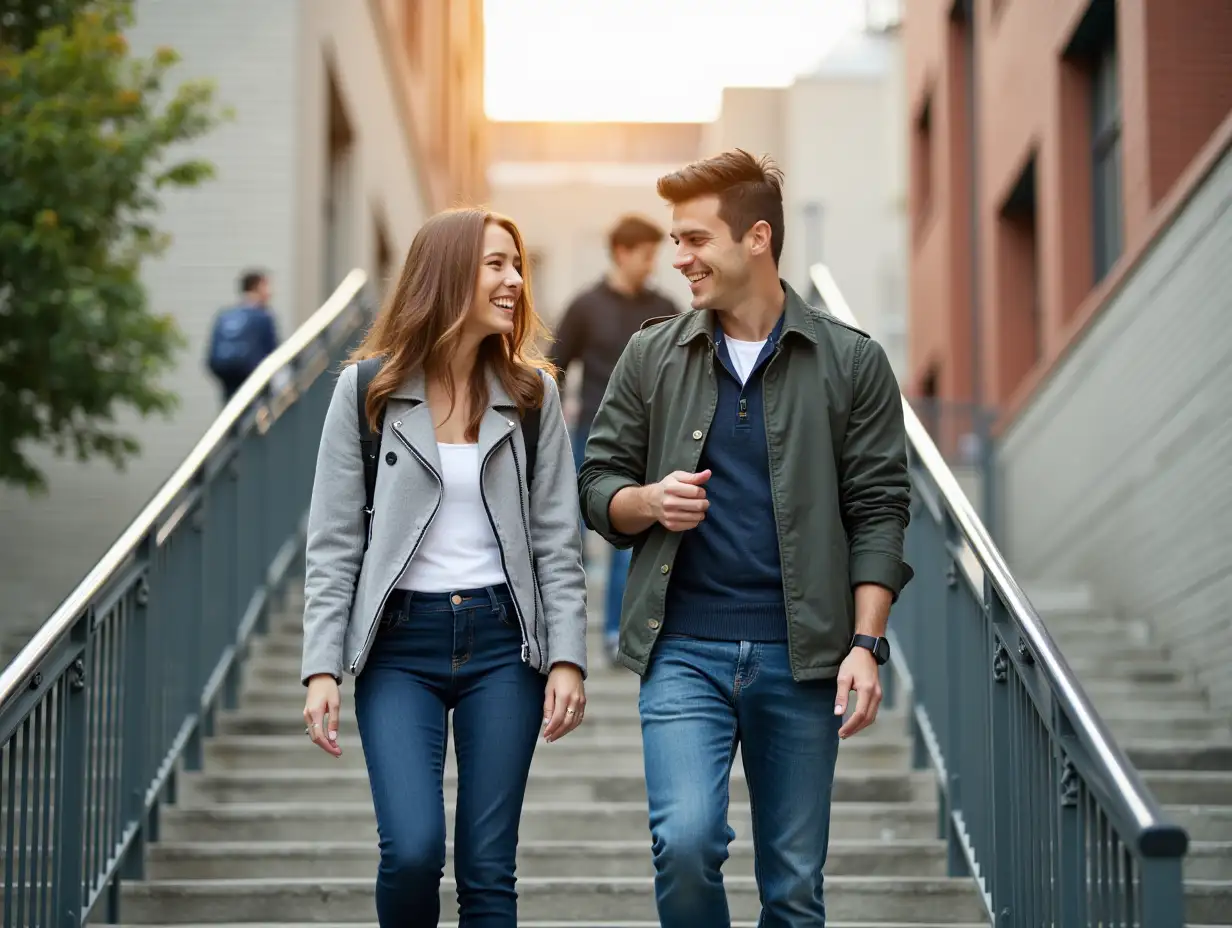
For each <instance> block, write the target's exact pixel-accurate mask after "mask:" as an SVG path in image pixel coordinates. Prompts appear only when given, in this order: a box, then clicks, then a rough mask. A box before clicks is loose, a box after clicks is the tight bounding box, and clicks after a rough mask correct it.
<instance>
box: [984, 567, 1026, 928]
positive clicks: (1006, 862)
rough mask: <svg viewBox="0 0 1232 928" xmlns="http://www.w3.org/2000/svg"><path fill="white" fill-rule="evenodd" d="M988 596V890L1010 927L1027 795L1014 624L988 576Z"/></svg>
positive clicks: (1003, 926)
mask: <svg viewBox="0 0 1232 928" xmlns="http://www.w3.org/2000/svg"><path fill="white" fill-rule="evenodd" d="M984 598H985V600H986V601H988V602H989V619H990V620H991V621H992V627H993V652H992V654H990V655H988V661H989V673H991V675H992V680H993V686H992V706H991V707H990V708H991V713H990V715H991V719H992V725H991V729H992V730H991V731H990V732H989V738H990V743H991V748H992V749H991V752H990V753H991V755H992V756H991V758H990V763H991V766H990V771H991V774H992V789H991V791H990V792H991V795H992V839H993V847H995V848H996V849H997V850H996V853H995V854H993V855H992V859H991V860H989V861H988V862H987V865H988V870H987V877H986V879H987V881H988V893H989V896H990V898H991V899H992V910H993V913H994V915H995V917H996V926H997V928H1009V926H1010V925H1011V924H1012V916H1013V914H1014V908H1013V903H1014V889H1013V887H1014V879H1015V874H1016V865H1017V856H1016V854H1015V850H1016V845H1015V842H1014V828H1013V808H1014V803H1015V802H1016V801H1021V797H1020V796H1018V795H1016V792H1017V791H1016V790H1015V788H1014V783H1013V778H1014V769H1013V766H1014V765H1013V761H1012V757H1013V754H1012V751H1013V738H1012V728H1011V725H1012V722H1011V717H1010V674H1011V673H1013V672H1014V669H1013V665H1012V664H1011V662H1010V655H1009V651H1007V650H1006V647H1005V641H1004V639H1003V638H1002V635H1003V634H1004V633H1005V631H1006V629H1007V628H1008V627H1009V624H1010V619H1009V616H1008V615H1007V614H1006V611H1005V604H1004V603H1003V602H1001V598H1000V597H999V596H997V595H995V594H994V593H993V592H992V589H991V581H990V580H988V579H987V578H985V580H984Z"/></svg>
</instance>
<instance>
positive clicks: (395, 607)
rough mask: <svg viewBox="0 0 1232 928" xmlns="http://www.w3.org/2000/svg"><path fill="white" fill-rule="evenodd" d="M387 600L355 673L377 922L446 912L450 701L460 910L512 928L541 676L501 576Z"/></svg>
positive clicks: (470, 920)
mask: <svg viewBox="0 0 1232 928" xmlns="http://www.w3.org/2000/svg"><path fill="white" fill-rule="evenodd" d="M390 599H391V603H390V606H389V607H388V608H387V609H386V611H385V615H384V616H383V617H382V622H381V627H380V630H379V632H378V634H377V639H376V642H375V644H374V645H373V648H372V654H371V656H370V657H369V659H368V663H367V665H366V666H365V667H364V670H363V671H362V672H361V673H360V675H359V678H358V679H357V680H356V681H355V718H356V720H357V721H358V723H359V735H360V738H361V739H362V741H363V746H364V759H365V761H366V762H367V765H368V778H369V780H370V782H371V785H372V800H373V804H374V806H375V807H376V820H377V831H378V833H379V835H380V841H381V863H380V867H379V869H378V871H377V880H376V911H377V918H378V919H379V920H380V923H381V926H382V928H393V926H397V928H416V926H435V925H436V924H437V921H438V920H439V918H440V883H441V876H442V875H443V873H444V869H445V799H444V790H443V782H442V781H443V777H444V772H445V740H446V736H445V726H446V715H447V714H448V712H449V710H450V709H452V710H453V740H454V749H455V751H456V752H457V758H458V806H457V813H456V819H455V824H454V876H455V877H456V879H457V884H458V912H459V921H460V923H461V924H462V925H464V926H466V928H481V926H482V928H498V926H499V928H514V926H515V925H516V924H517V894H516V892H515V891H514V862H515V858H516V855H517V846H518V820H519V818H520V817H521V813H522V799H523V796H524V795H525V793H526V778H527V774H528V772H529V770H530V762H531V755H532V754H533V753H534V750H535V740H536V738H537V737H538V734H539V729H540V726H541V725H542V723H543V695H544V685H545V682H546V681H545V678H544V677H542V676H540V675H539V674H538V673H536V672H535V671H534V670H532V669H531V668H530V667H528V666H526V665H525V664H523V663H522V662H521V660H520V656H519V655H520V650H521V634H520V632H519V631H518V626H517V618H516V616H515V613H514V607H513V601H512V599H511V597H510V594H509V589H508V587H506V586H504V585H501V586H499V587H495V588H492V587H490V588H487V589H479V590H458V591H457V592H456V593H454V594H449V593H405V594H403V593H399V592H397V591H395V593H394V594H393V596H391V598H390ZM454 600H458V602H457V603H455V602H454Z"/></svg>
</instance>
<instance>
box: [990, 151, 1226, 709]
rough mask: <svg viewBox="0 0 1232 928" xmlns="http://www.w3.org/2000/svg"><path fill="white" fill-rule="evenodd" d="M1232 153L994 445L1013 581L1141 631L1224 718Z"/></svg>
mask: <svg viewBox="0 0 1232 928" xmlns="http://www.w3.org/2000/svg"><path fill="white" fill-rule="evenodd" d="M1230 320H1232V152H1230V153H1228V154H1226V155H1225V156H1224V159H1223V161H1222V163H1221V164H1220V165H1219V166H1218V167H1217V168H1216V169H1215V170H1214V171H1213V172H1212V173H1211V175H1210V176H1209V177H1208V178H1207V180H1206V181H1205V182H1204V183H1203V184H1202V186H1201V188H1200V189H1199V190H1198V192H1197V193H1196V194H1195V195H1194V197H1193V198H1192V200H1191V201H1190V202H1189V203H1188V204H1187V205H1186V207H1185V208H1184V210H1183V211H1182V213H1181V214H1180V215H1179V216H1178V217H1177V219H1176V220H1175V221H1174V222H1173V223H1172V224H1171V226H1170V227H1169V228H1168V229H1167V230H1166V231H1165V232H1164V233H1163V234H1162V235H1161V236H1160V237H1159V239H1158V240H1157V241H1156V242H1155V244H1154V245H1153V246H1152V250H1151V251H1150V253H1149V254H1148V255H1146V257H1145V258H1144V259H1143V261H1142V263H1141V264H1140V265H1139V266H1138V267H1137V268H1136V269H1135V270H1134V271H1133V272H1132V274H1131V276H1130V277H1129V278H1128V279H1127V280H1126V281H1125V283H1124V286H1123V287H1122V288H1121V289H1120V291H1119V292H1118V293H1117V294H1116V295H1115V296H1114V297H1113V298H1112V301H1111V303H1110V304H1109V305H1108V306H1107V307H1106V308H1105V309H1104V310H1103V311H1102V312H1101V314H1100V315H1099V317H1098V318H1097V319H1096V320H1095V321H1094V322H1093V323H1092V325H1091V326H1090V328H1089V329H1088V330H1087V331H1086V332H1085V333H1084V334H1083V335H1082V336H1081V337H1080V339H1079V341H1078V342H1077V343H1076V344H1075V345H1073V346H1072V348H1071V350H1070V352H1069V354H1068V356H1067V357H1066V358H1065V359H1064V360H1063V361H1062V362H1061V363H1060V365H1059V366H1058V367H1057V369H1056V370H1055V372H1054V373H1053V374H1052V375H1051V376H1050V377H1049V379H1048V381H1047V382H1046V383H1045V384H1044V385H1043V386H1042V387H1041V389H1040V390H1039V391H1038V392H1037V393H1036V394H1035V396H1034V397H1033V398H1032V400H1031V404H1030V406H1029V407H1028V408H1027V409H1026V410H1025V411H1024V412H1023V413H1022V414H1021V415H1020V416H1019V418H1018V419H1017V420H1016V421H1015V422H1014V424H1013V425H1012V426H1011V428H1010V429H1009V431H1008V432H1007V433H1006V435H1005V436H1004V439H1003V441H1002V443H1001V446H1000V449H999V459H998V465H999V471H1000V488H1001V494H1002V505H1003V506H1004V509H1005V512H1004V519H1003V525H1004V534H1005V547H1006V550H1007V553H1008V557H1009V561H1010V565H1011V567H1012V568H1013V569H1014V572H1015V574H1016V575H1018V576H1020V577H1025V578H1028V579H1033V580H1044V581H1071V580H1072V581H1080V582H1084V583H1088V584H1090V585H1091V586H1092V587H1093V589H1094V590H1095V592H1096V598H1097V601H1099V602H1101V603H1103V604H1105V605H1106V606H1107V607H1108V608H1110V609H1111V610H1113V611H1114V612H1115V613H1116V614H1118V615H1121V616H1124V617H1128V618H1143V619H1146V620H1149V621H1150V622H1151V623H1152V624H1153V626H1154V629H1155V632H1156V638H1157V640H1158V641H1160V642H1161V643H1162V644H1164V645H1165V646H1166V647H1168V648H1170V649H1171V650H1172V651H1173V652H1174V654H1175V656H1176V657H1177V658H1179V660H1178V661H1177V663H1178V665H1180V666H1184V667H1188V668H1192V671H1193V673H1194V675H1195V676H1196V678H1197V679H1198V680H1199V681H1200V682H1201V683H1203V684H1204V685H1205V686H1206V687H1208V688H1209V690H1210V693H1211V696H1212V701H1213V702H1214V704H1215V705H1216V706H1217V707H1219V708H1222V709H1223V710H1225V711H1228V710H1232V613H1230V612H1229V605H1228V604H1229V602H1232V479H1229V477H1230V475H1232V464H1230V462H1232V402H1229V401H1230V399H1232V325H1229V322H1230Z"/></svg>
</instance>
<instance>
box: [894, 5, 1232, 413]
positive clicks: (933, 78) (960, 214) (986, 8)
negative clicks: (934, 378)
mask: <svg viewBox="0 0 1232 928" xmlns="http://www.w3.org/2000/svg"><path fill="white" fill-rule="evenodd" d="M953 5H954V4H953V2H952V0H912V2H911V3H909V4H905V7H906V17H905V23H904V31H903V34H904V40H905V46H906V62H907V68H906V79H907V84H908V86H907V94H908V100H909V101H910V104H911V106H910V112H911V114H912V116H913V117H914V116H915V115H916V114H918V113H919V111H920V108H921V106H922V104H923V101H924V100H925V99H926V98H930V95H931V101H932V103H931V124H932V125H931V139H932V145H933V149H932V151H931V153H930V157H931V207H930V209H929V211H928V213H927V215H918V216H917V222H915V223H914V225H913V230H912V250H911V259H910V275H911V282H910V288H911V329H910V341H909V365H910V374H909V378H908V384H909V386H910V387H912V388H914V389H918V388H919V385H920V384H921V383H922V381H923V380H924V378H925V377H926V375H927V373H928V372H929V371H930V370H936V371H937V372H939V375H940V376H939V377H938V384H939V388H940V391H939V392H940V395H941V396H942V397H944V398H949V399H957V400H969V399H970V398H971V393H972V391H971V386H972V384H971V358H970V346H971V333H972V324H971V303H970V299H969V289H970V276H971V265H972V249H971V247H970V242H969V216H968V202H969V199H968V187H967V184H968V182H969V177H970V171H969V166H968V163H967V162H968V158H967V145H968V142H967V134H966V127H965V120H966V114H965V100H966V86H965V84H966V81H965V74H964V67H965V66H964V63H963V62H964V59H963V42H962V31H963V29H965V28H968V27H967V26H966V25H963V24H957V23H955V21H954V20H953V18H952V17H951V10H952V8H953ZM993 6H994V4H993V3H992V0H976V22H975V27H974V28H975V33H976V74H977V89H976V98H977V107H978V109H977V120H978V124H979V127H980V128H979V138H978V140H977V148H978V153H979V154H978V157H979V165H978V171H979V189H978V193H977V197H978V202H979V205H978V210H979V226H980V241H979V247H978V250H977V254H978V260H979V287H980V290H979V297H980V301H979V302H980V306H981V317H980V334H981V338H980V342H981V346H982V348H983V355H982V356H983V363H982V369H983V370H982V373H983V376H982V378H981V380H982V388H983V389H982V393H983V396H982V399H983V401H984V402H985V403H986V404H989V405H996V406H999V407H1002V408H1005V407H1008V406H1021V404H1022V401H1023V399H1024V397H1023V396H1022V395H1021V394H1022V393H1023V391H1024V390H1029V389H1030V386H1029V385H1030V384H1031V383H1033V382H1038V380H1039V378H1040V376H1041V372H1042V371H1046V370H1047V369H1048V367H1049V366H1051V365H1052V364H1054V363H1055V362H1056V359H1057V358H1058V357H1059V356H1060V355H1061V354H1062V353H1063V352H1064V350H1065V348H1066V346H1067V344H1068V343H1069V340H1070V339H1072V338H1073V337H1074V336H1075V335H1076V334H1077V333H1078V331H1079V327H1077V326H1076V325H1075V323H1076V321H1078V320H1080V319H1082V320H1087V321H1089V318H1090V317H1091V316H1092V315H1093V312H1092V308H1091V307H1090V306H1088V305H1087V304H1088V303H1089V301H1090V300H1091V299H1092V298H1093V297H1092V293H1093V288H1094V287H1095V284H1096V283H1097V282H1096V281H1095V280H1094V279H1093V277H1094V273H1093V270H1094V262H1093V257H1092V218H1091V172H1090V154H1089V153H1090V128H1089V127H1090V108H1089V107H1090V104H1089V76H1088V74H1087V71H1086V70H1085V68H1084V67H1082V66H1080V65H1076V64H1074V63H1071V62H1069V61H1067V60H1066V59H1065V58H1064V57H1063V54H1064V51H1065V49H1066V48H1067V47H1068V46H1069V44H1070V41H1071V39H1072V37H1073V35H1074V30H1075V28H1076V27H1077V25H1078V24H1079V22H1081V20H1082V17H1083V16H1084V14H1085V13H1086V11H1087V9H1088V7H1089V0H1047V2H1045V0H1002V2H1000V3H998V4H996V6H997V8H998V11H997V13H996V14H995V15H994V12H993ZM1117 43H1118V56H1119V80H1120V88H1121V108H1122V117H1121V122H1122V133H1121V139H1122V142H1121V144H1122V173H1123V189H1122V209H1123V213H1124V230H1123V240H1124V248H1123V253H1122V256H1121V259H1120V261H1119V262H1118V264H1117V265H1116V266H1115V268H1114V271H1113V273H1114V274H1115V273H1118V272H1123V268H1124V267H1125V266H1127V265H1129V264H1132V263H1133V262H1134V261H1135V260H1136V259H1137V257H1138V256H1139V255H1140V254H1141V252H1142V250H1143V248H1144V247H1145V246H1146V245H1147V244H1149V241H1148V237H1149V235H1150V234H1152V229H1154V228H1157V227H1158V218H1159V217H1158V216H1157V215H1156V212H1157V209H1158V208H1160V206H1161V201H1163V200H1164V198H1165V197H1167V196H1168V194H1169V193H1170V192H1172V191H1173V188H1174V187H1175V186H1176V185H1177V182H1178V180H1179V179H1180V178H1181V177H1182V175H1183V174H1184V172H1185V169H1186V167H1188V166H1189V165H1190V163H1191V162H1192V161H1193V160H1194V158H1195V156H1196V155H1197V154H1198V152H1199V151H1200V150H1201V149H1202V147H1203V146H1204V145H1205V144H1206V143H1207V141H1208V140H1209V139H1210V137H1211V136H1212V134H1213V133H1214V132H1215V131H1216V130H1217V129H1218V128H1219V126H1220V125H1221V124H1222V123H1223V121H1224V119H1225V118H1226V117H1227V116H1228V113H1229V111H1230V110H1232V3H1229V2H1228V0H1184V2H1180V0H1118V3H1117ZM917 154H918V153H917V152H915V151H914V150H913V156H912V157H913V160H914V159H916V158H917ZM1032 157H1034V159H1035V166H1036V173H1035V184H1036V216H1035V222H1034V230H1033V238H1031V239H1029V238H1028V237H1027V236H1028V230H1027V229H1026V227H1025V226H1024V225H1023V224H1022V223H1021V222H1017V221H1011V220H1007V219H1005V218H1003V217H1002V207H1003V205H1004V204H1005V202H1006V198H1007V196H1008V195H1009V193H1010V191H1011V189H1013V187H1014V185H1015V183H1016V182H1017V181H1018V179H1019V177H1020V176H1021V175H1022V173H1023V166H1024V165H1025V164H1026V163H1027V162H1028V161H1029V160H1030V159H1031V158H1032ZM910 176H911V179H912V187H913V188H914V187H915V186H917V185H918V183H919V181H918V177H919V175H918V171H917V170H916V165H914V164H913V167H912V173H911V175H910ZM916 198H917V195H916V194H915V192H914V191H913V193H912V197H911V200H912V204H913V210H914V209H915V207H916ZM1173 199H1175V198H1173ZM1033 273H1034V275H1035V281H1034V282H1033V281H1032V279H1031V278H1032V275H1033ZM1110 276H1111V275H1110ZM1036 306H1038V317H1037V316H1036V315H1035V313H1034V309H1035V307H1036ZM1037 346H1038V348H1039V349H1040V350H1039V351H1038V353H1037Z"/></svg>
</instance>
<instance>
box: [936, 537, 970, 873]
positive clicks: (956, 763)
mask: <svg viewBox="0 0 1232 928" xmlns="http://www.w3.org/2000/svg"><path fill="white" fill-rule="evenodd" d="M961 537H962V536H961V533H960V532H959V530H958V526H957V525H956V524H955V522H954V519H953V518H952V517H951V516H950V515H949V514H948V513H947V514H946V516H945V520H944V523H943V531H942V538H943V544H944V545H945V550H946V560H947V562H948V563H947V565H946V571H945V596H944V601H945V628H944V629H943V630H942V636H941V640H942V642H943V644H942V654H943V657H942V660H943V666H941V667H940V668H939V670H940V671H941V677H940V679H941V680H942V681H943V683H942V686H943V687H944V688H945V689H944V693H945V710H944V711H945V733H944V735H943V740H942V745H941V753H942V755H943V756H944V757H945V776H946V784H945V799H946V802H945V812H946V818H947V821H946V829H945V832H944V833H943V835H942V837H944V838H945V839H946V872H947V873H948V874H949V875H950V876H967V875H969V874H968V868H967V861H966V857H965V855H964V854H963V849H962V843H961V836H960V835H959V833H958V829H957V827H956V824H955V821H954V815H955V812H956V811H958V812H963V811H965V810H964V808H963V802H962V774H963V770H962V765H961V757H962V750H961V747H960V745H959V740H960V739H961V738H963V737H966V736H967V734H968V733H967V732H965V731H964V728H963V725H962V699H963V692H962V682H963V678H962V675H963V674H964V673H965V672H967V668H964V667H963V666H962V660H961V655H962V651H963V648H962V636H963V635H964V634H966V630H965V629H964V628H963V627H962V624H961V620H960V617H961V615H962V609H963V605H962V603H961V602H960V598H961V597H962V596H964V595H965V594H964V592H963V589H962V579H961V578H960V577H959V572H960V570H961V568H960V567H959V565H958V557H957V554H956V552H957V550H958V546H959V543H960V540H961Z"/></svg>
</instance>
